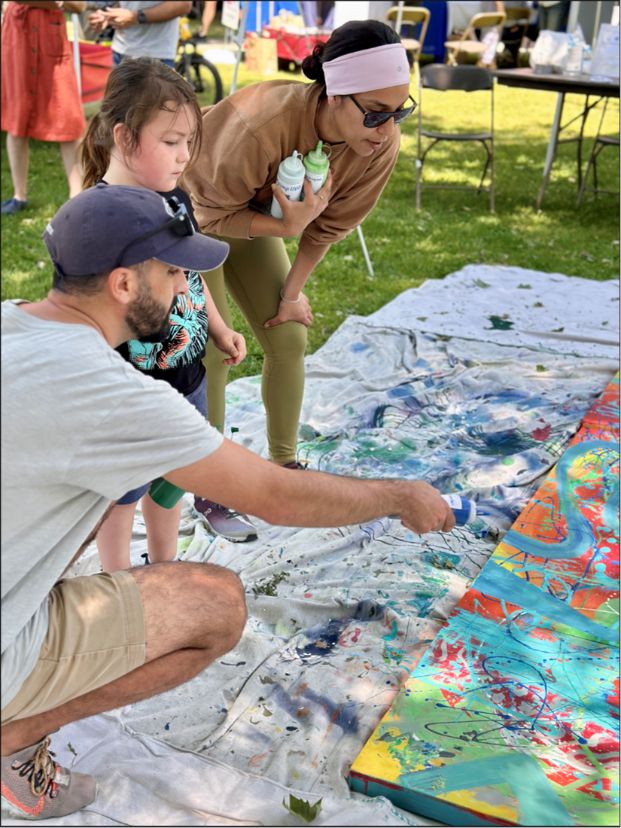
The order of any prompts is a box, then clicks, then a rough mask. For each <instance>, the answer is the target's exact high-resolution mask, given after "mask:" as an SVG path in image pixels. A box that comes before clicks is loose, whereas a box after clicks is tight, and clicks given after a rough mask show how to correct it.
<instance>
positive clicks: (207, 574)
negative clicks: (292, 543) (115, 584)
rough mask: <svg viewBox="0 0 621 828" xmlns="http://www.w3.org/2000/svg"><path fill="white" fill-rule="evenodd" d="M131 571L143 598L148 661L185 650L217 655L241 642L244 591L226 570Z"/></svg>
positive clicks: (164, 567) (170, 567)
mask: <svg viewBox="0 0 621 828" xmlns="http://www.w3.org/2000/svg"><path fill="white" fill-rule="evenodd" d="M131 572H132V575H133V576H134V578H135V579H136V581H137V583H138V587H139V589H140V592H141V596H142V601H143V607H144V616H145V628H146V637H147V654H148V659H149V660H150V659H152V658H157V657H158V656H159V655H163V654H165V653H166V652H171V651H174V650H178V649H185V648H196V649H204V650H207V651H210V652H212V653H213V652H215V653H216V655H220V654H222V653H226V652H228V651H229V650H230V649H232V648H233V647H234V646H235V645H236V644H237V642H238V641H239V639H240V638H241V635H242V632H243V630H244V626H245V624H246V617H247V612H246V600H245V594H244V587H243V584H242V582H241V580H240V579H239V577H238V576H237V575H236V574H235V573H234V572H231V570H230V569H226V568H225V567H222V566H218V565H216V564H200V563H186V562H181V561H174V562H170V563H161V564H153V565H151V566H148V567H138V568H136V569H133V570H131Z"/></svg>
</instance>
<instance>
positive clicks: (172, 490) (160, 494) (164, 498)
mask: <svg viewBox="0 0 621 828" xmlns="http://www.w3.org/2000/svg"><path fill="white" fill-rule="evenodd" d="M149 494H150V495H151V500H153V501H155V503H157V505H158V506H161V507H162V508H164V509H172V507H173V506H176V505H177V503H178V502H179V501H180V500H181V498H182V497H183V495H184V494H185V491H184V490H183V489H180V488H179V486H173V484H172V483H169V482H168V480H164V478H163V477H158V478H157V480H154V481H153V483H151V485H150V486H149Z"/></svg>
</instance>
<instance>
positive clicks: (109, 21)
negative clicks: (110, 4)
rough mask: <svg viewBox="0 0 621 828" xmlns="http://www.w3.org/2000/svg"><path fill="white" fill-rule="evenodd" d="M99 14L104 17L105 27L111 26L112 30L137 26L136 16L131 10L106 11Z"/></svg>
mask: <svg viewBox="0 0 621 828" xmlns="http://www.w3.org/2000/svg"><path fill="white" fill-rule="evenodd" d="M101 14H103V16H104V21H105V25H106V26H112V28H113V29H128V28H129V27H130V26H136V25H137V24H138V15H137V13H136V12H135V11H132V10H131V9H119V8H114V9H106V10H105V11H103V12H101Z"/></svg>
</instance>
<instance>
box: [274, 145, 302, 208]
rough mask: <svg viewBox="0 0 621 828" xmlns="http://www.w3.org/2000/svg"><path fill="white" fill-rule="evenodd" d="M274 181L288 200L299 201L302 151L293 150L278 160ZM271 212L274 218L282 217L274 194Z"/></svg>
mask: <svg viewBox="0 0 621 828" xmlns="http://www.w3.org/2000/svg"><path fill="white" fill-rule="evenodd" d="M276 183H277V184H278V186H279V187H281V188H282V189H283V191H284V193H285V195H286V196H287V198H288V199H289V201H299V200H300V197H301V195H302V188H303V186H304V164H303V163H302V153H301V152H298V151H297V150H293V153H292V154H291V155H289V156H288V157H287V158H285V159H283V160H282V161H281V162H280V165H279V167H278V175H277V176H276ZM270 212H271V214H272V216H273V217H274V218H277V219H281V218H282V210H281V209H280V204H279V203H278V201H277V199H276V196H273V197H272V208H271V211H270Z"/></svg>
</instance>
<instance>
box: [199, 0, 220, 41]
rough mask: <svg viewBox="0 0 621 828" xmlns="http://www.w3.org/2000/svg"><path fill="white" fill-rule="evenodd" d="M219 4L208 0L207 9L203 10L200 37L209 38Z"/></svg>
mask: <svg viewBox="0 0 621 828" xmlns="http://www.w3.org/2000/svg"><path fill="white" fill-rule="evenodd" d="M217 5H218V4H217V3H215V2H212V0H206V2H205V7H204V8H203V16H202V18H201V26H200V29H199V31H198V34H199V37H207V35H208V34H209V27H210V26H211V24H212V23H213V19H214V17H215V16H216V6H217Z"/></svg>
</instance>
